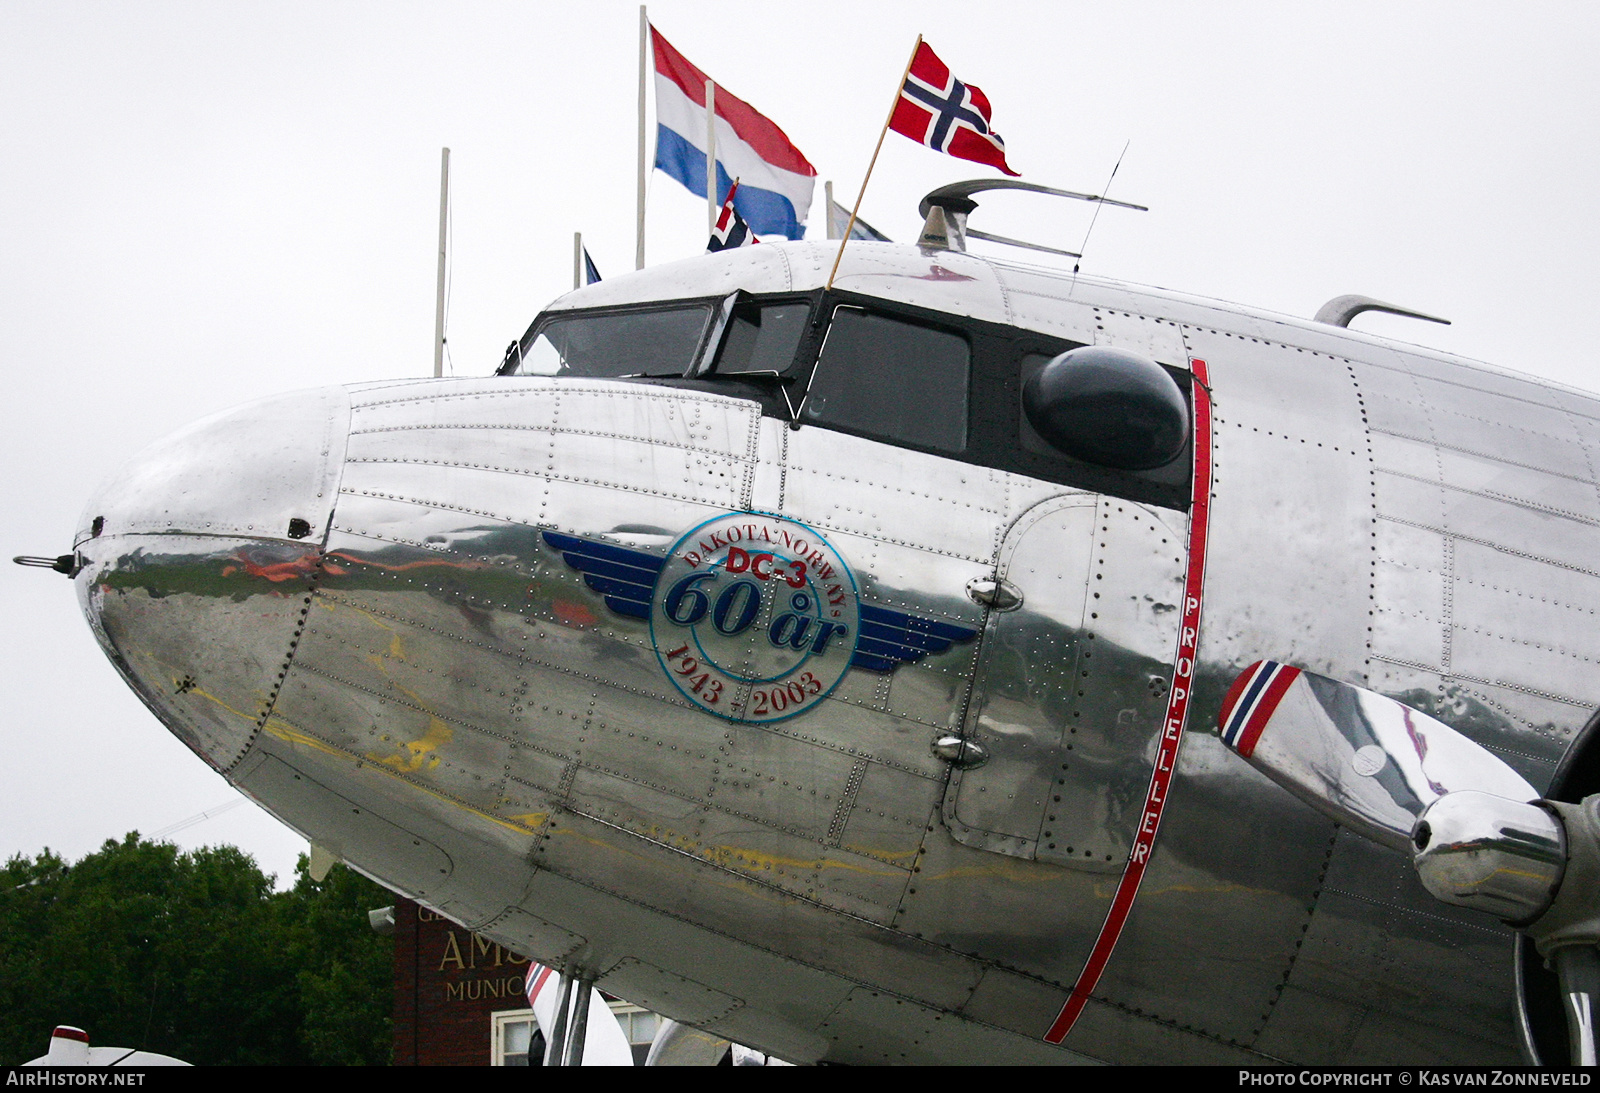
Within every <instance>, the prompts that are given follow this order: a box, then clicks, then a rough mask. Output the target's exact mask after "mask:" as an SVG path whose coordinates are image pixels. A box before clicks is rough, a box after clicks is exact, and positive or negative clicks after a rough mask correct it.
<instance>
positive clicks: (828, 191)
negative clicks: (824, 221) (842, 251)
mask: <svg viewBox="0 0 1600 1093" xmlns="http://www.w3.org/2000/svg"><path fill="white" fill-rule="evenodd" d="M822 194H823V197H824V198H825V199H826V200H827V202H828V238H829V239H837V238H839V227H838V225H836V224H835V223H834V222H833V183H832V182H824V183H823V184H822Z"/></svg>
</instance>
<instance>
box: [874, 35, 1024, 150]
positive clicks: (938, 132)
mask: <svg viewBox="0 0 1600 1093" xmlns="http://www.w3.org/2000/svg"><path fill="white" fill-rule="evenodd" d="M889 128H891V129H893V130H894V131H895V132H896V133H899V134H901V135H902V136H907V137H910V138H911V139H912V140H914V141H916V142H918V143H919V144H926V145H927V146H928V147H929V148H932V149H934V150H935V151H938V152H944V153H946V154H947V155H952V156H955V157H956V158H958V159H970V160H972V161H974V162H976V163H987V164H988V165H989V166H991V167H996V168H999V169H1000V170H1002V171H1004V172H1005V173H1006V174H1008V175H1015V174H1017V172H1016V171H1013V170H1012V169H1011V168H1010V167H1009V166H1007V165H1006V145H1005V141H1003V140H1001V139H1000V134H999V133H996V132H995V131H994V130H993V129H990V128H989V98H988V96H986V95H985V94H984V93H983V92H982V91H980V90H978V89H977V88H976V87H974V86H972V85H971V84H967V83H962V82H961V81H960V80H958V79H956V78H955V76H954V75H952V74H951V72H950V69H949V67H948V66H946V65H945V63H944V62H943V61H941V60H939V57H938V55H937V54H936V53H934V52H933V49H932V47H930V46H929V45H928V43H927V42H923V43H922V44H921V45H919V46H918V47H917V55H916V57H915V58H914V59H913V60H912V62H911V70H910V71H909V72H908V73H906V82H905V83H904V84H903V85H902V86H901V88H900V101H899V102H898V103H896V104H895V108H894V116H893V117H891V118H890V120H889Z"/></svg>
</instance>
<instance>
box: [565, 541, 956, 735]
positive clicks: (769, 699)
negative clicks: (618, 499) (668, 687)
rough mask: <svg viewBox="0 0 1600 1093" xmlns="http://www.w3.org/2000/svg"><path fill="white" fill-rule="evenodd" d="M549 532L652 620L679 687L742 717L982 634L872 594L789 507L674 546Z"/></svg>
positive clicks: (602, 588)
mask: <svg viewBox="0 0 1600 1093" xmlns="http://www.w3.org/2000/svg"><path fill="white" fill-rule="evenodd" d="M544 540H545V542H546V543H548V544H549V545H550V546H551V547H552V548H553V549H554V550H556V551H558V552H559V553H560V555H561V557H562V560H563V561H564V562H566V564H567V565H568V566H570V567H571V568H572V569H574V570H576V571H578V572H579V573H581V574H583V581H584V583H585V584H586V585H588V586H589V588H591V589H592V590H594V591H595V592H598V593H600V595H601V596H602V597H603V598H604V600H605V604H606V606H607V607H608V608H609V609H610V610H611V611H612V612H613V613H615V614H617V615H620V616H624V617H631V618H634V619H639V620H641V621H644V622H647V623H648V625H649V635H650V644H651V647H652V648H653V649H654V650H655V655H656V659H657V661H658V662H659V663H660V666H661V670H662V672H663V673H664V674H665V675H666V677H667V679H668V680H670V681H671V683H672V686H673V687H674V688H675V689H676V690H677V691H678V693H679V694H681V695H682V696H683V697H684V698H685V699H687V700H688V701H689V702H690V703H692V704H693V705H695V706H697V707H698V708H700V709H701V710H704V711H705V712H706V713H709V714H714V715H716V716H717V717H722V718H726V719H727V720H730V721H740V722H746V723H752V724H766V723H771V722H775V721H783V720H786V719H788V718H791V717H795V716H797V715H799V714H803V713H805V712H806V711H807V710H810V709H811V708H813V707H814V706H816V705H817V704H818V703H819V702H821V701H822V700H823V699H825V698H827V697H828V695H829V694H831V693H832V692H833V690H834V688H835V687H837V686H838V685H839V682H840V681H841V680H842V679H844V676H845V673H846V672H848V671H851V670H852V669H857V670H862V671H869V672H877V673H889V672H892V671H894V669H895V668H896V667H898V666H899V665H901V664H904V663H907V662H910V661H916V660H921V659H922V658H923V657H925V656H927V655H929V654H930V653H942V652H944V651H945V650H947V649H949V648H950V646H951V645H953V644H958V643H962V642H967V641H971V640H972V639H973V638H974V637H976V636H977V631H976V630H974V629H972V628H971V627H965V626H957V625H954V624H952V623H948V622H944V621H941V620H938V619H933V618H928V617H924V616H921V615H915V614H908V613H906V612H902V611H895V610H890V609H887V608H882V607H877V606H875V605H872V604H866V603H862V602H861V597H860V590H859V588H858V586H857V584H856V579H855V574H854V573H852V572H851V570H850V566H849V564H848V563H847V562H846V561H845V559H844V556H843V555H841V554H840V553H839V551H838V550H837V549H835V548H834V546H833V545H832V544H831V543H829V542H828V540H827V538H826V537H825V536H823V535H822V534H821V533H820V532H818V531H816V530H815V529H814V528H810V527H807V526H806V525H805V524H802V523H800V522H798V521H796V520H790V519H789V518H787V517H784V516H776V515H772V514H768V513H757V512H730V513H725V514H724V515H722V516H718V517H716V518H714V519H711V520H707V521H706V522H705V523H702V524H699V525H697V526H695V527H693V528H690V529H689V530H688V531H686V532H684V533H683V534H682V535H680V536H679V537H678V539H677V541H676V542H674V543H673V544H672V545H671V547H670V548H668V550H667V552H666V553H665V554H657V553H652V552H649V551H643V550H637V549H634V548H631V547H623V546H619V545H617V544H614V543H608V542H605V541H604V540H600V539H594V538H588V537H580V536H575V535H563V534H558V533H556V532H552V531H547V532H544Z"/></svg>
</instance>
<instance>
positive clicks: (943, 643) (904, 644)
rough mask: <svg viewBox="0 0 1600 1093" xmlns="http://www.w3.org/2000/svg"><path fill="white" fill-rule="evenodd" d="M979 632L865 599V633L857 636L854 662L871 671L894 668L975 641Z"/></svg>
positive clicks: (862, 622) (862, 623)
mask: <svg viewBox="0 0 1600 1093" xmlns="http://www.w3.org/2000/svg"><path fill="white" fill-rule="evenodd" d="M977 635H978V632H977V631H976V630H974V629H972V628H971V627H967V626H956V625H954V624H952V623H948V622H937V621H935V620H933V619H925V618H921V617H919V616H917V615H907V614H906V613H905V612H903V611H890V610H888V609H887V608H883V607H874V606H872V605H871V604H866V603H864V604H862V605H861V633H860V634H859V635H858V636H857V637H856V653H855V656H853V657H851V658H850V664H851V666H852V667H855V668H865V669H866V670H867V671H869V672H892V671H894V670H895V669H896V668H897V667H899V666H900V665H901V664H906V663H910V662H912V661H917V660H921V659H922V658H923V657H925V656H927V655H928V654H929V653H942V652H944V651H945V650H946V649H948V648H950V646H952V645H954V644H956V643H957V642H963V641H971V640H972V639H973V638H975V637H977Z"/></svg>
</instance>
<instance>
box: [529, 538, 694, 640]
mask: <svg viewBox="0 0 1600 1093" xmlns="http://www.w3.org/2000/svg"><path fill="white" fill-rule="evenodd" d="M542 534H543V535H544V541H545V542H547V543H549V544H550V545H551V546H552V547H553V548H555V549H556V550H558V551H560V552H561V560H562V561H564V562H566V563H567V564H568V565H569V566H571V567H572V568H573V569H576V570H577V571H578V572H579V573H582V574H583V583H584V584H586V585H588V586H589V587H590V588H592V589H594V590H595V591H596V592H598V593H600V595H602V596H604V597H605V601H606V606H607V607H609V608H611V610H613V611H615V612H616V613H617V614H619V615H631V616H633V617H634V618H636V619H648V618H649V617H650V600H651V597H652V596H653V595H654V594H655V588H656V578H657V577H658V576H660V574H661V567H662V566H664V565H666V564H667V559H666V558H665V557H662V556H660V555H656V554H646V553H645V552H644V551H642V550H629V549H628V548H627V547H619V546H612V545H611V544H610V543H597V542H595V541H594V540H592V539H580V538H578V537H577V536H575V535H559V534H557V533H556V532H553V531H546V532H543V533H542Z"/></svg>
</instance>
